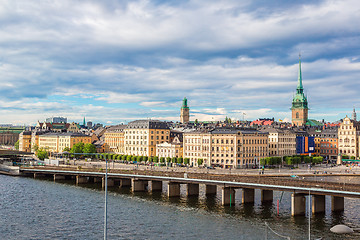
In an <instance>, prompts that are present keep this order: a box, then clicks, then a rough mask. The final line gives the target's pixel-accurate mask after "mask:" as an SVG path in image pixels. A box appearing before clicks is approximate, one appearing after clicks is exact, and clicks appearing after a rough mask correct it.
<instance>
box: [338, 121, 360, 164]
mask: <svg viewBox="0 0 360 240" xmlns="http://www.w3.org/2000/svg"><path fill="white" fill-rule="evenodd" d="M359 142H360V122H358V121H354V120H351V119H350V118H349V117H348V116H346V117H345V118H344V119H343V122H342V123H341V124H340V126H339V128H338V146H339V147H338V148H339V154H341V155H348V156H353V157H356V158H358V157H359Z"/></svg>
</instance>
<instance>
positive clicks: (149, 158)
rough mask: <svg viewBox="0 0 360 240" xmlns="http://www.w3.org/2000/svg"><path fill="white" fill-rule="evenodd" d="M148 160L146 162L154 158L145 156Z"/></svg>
mask: <svg viewBox="0 0 360 240" xmlns="http://www.w3.org/2000/svg"><path fill="white" fill-rule="evenodd" d="M146 158H147V159H148V160H147V161H148V162H153V161H154V159H153V158H152V157H146Z"/></svg>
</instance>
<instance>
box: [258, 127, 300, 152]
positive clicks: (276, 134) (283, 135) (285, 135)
mask: <svg viewBox="0 0 360 240" xmlns="http://www.w3.org/2000/svg"><path fill="white" fill-rule="evenodd" d="M261 131H262V132H267V133H268V134H269V135H268V138H269V156H270V157H275V156H279V157H282V156H291V155H295V154H296V133H295V132H294V131H293V130H291V129H280V128H265V129H262V130H261Z"/></svg>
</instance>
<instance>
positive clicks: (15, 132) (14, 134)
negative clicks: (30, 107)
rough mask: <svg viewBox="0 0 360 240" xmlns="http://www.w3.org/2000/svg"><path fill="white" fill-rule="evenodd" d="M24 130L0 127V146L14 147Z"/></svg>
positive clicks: (21, 128)
mask: <svg viewBox="0 0 360 240" xmlns="http://www.w3.org/2000/svg"><path fill="white" fill-rule="evenodd" d="M24 130H25V128H24V127H13V126H8V127H0V145H6V146H14V145H15V143H16V142H17V141H18V140H19V134H20V133H21V132H22V131H24Z"/></svg>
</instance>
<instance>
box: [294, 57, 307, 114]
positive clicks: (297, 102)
mask: <svg viewBox="0 0 360 240" xmlns="http://www.w3.org/2000/svg"><path fill="white" fill-rule="evenodd" d="M291 109H308V102H307V99H306V96H305V94H304V88H303V85H302V74H301V56H300V55H299V76H298V85H297V88H296V94H295V96H294V97H293V101H292V108H291Z"/></svg>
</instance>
